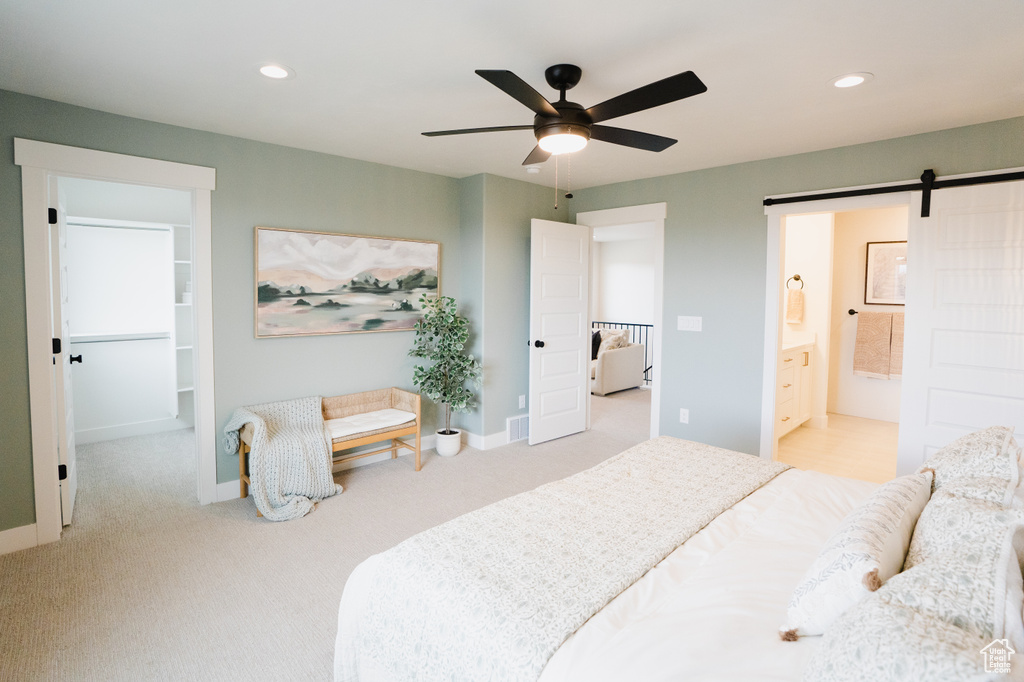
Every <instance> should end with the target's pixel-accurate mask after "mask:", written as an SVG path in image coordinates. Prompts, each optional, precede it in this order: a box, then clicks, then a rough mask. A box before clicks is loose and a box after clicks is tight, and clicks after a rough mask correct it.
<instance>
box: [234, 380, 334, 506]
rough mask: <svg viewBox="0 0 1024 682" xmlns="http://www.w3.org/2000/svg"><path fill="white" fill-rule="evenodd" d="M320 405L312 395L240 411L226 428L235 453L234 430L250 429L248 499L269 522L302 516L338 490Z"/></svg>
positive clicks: (236, 440)
mask: <svg viewBox="0 0 1024 682" xmlns="http://www.w3.org/2000/svg"><path fill="white" fill-rule="evenodd" d="M321 402H322V401H321V398H320V396H313V397H311V398H299V399H297V400H284V401H281V402H277V403H264V404H263V405H249V406H247V407H240V408H238V409H237V410H235V413H234V414H233V415H231V420H230V421H228V424H227V426H225V427H224V433H225V438H224V443H225V446H226V447H227V450H228V452H237V451H238V441H239V433H238V430H239V429H241V428H242V427H243V426H245V425H246V424H252V426H253V435H252V443H251V444H250V447H251V448H252V451H251V452H250V453H249V494H250V495H252V497H253V500H254V501H255V502H256V508H257V509H259V510H260V513H262V514H263V516H265V517H266V518H267V519H269V520H271V521H287V520H288V519H295V518H298V517H300V516H305V515H306V514H308V513H309V512H311V511H313V508H314V507H315V506H316V503H317V502H319V501H320V500H322V499H324V498H326V497H330V496H331V495H335V494H337V493H340V492H341V490H342V488H341V486H340V485H337V484H336V483H335V482H334V476H333V475H332V473H331V437H330V436H329V435H328V434H327V433H326V431H325V430H324V417H323V412H322V411H321V409H322V408H321Z"/></svg>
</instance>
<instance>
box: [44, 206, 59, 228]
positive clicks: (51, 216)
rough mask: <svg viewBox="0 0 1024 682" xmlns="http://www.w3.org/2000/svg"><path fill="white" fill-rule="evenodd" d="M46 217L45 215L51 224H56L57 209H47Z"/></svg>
mask: <svg viewBox="0 0 1024 682" xmlns="http://www.w3.org/2000/svg"><path fill="white" fill-rule="evenodd" d="M46 217H47V220H49V221H50V224H51V225H56V224H57V209H55V208H50V209H47V212H46Z"/></svg>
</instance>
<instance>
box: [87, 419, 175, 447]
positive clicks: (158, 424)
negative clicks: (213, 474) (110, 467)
mask: <svg viewBox="0 0 1024 682" xmlns="http://www.w3.org/2000/svg"><path fill="white" fill-rule="evenodd" d="M190 428H192V425H191V424H189V423H187V422H185V421H183V420H181V419H175V418H174V417H169V418H167V419H153V420H151V421H145V422H135V423H132V424H117V425H115V426H101V427H99V428H95V429H84V430H82V431H79V430H77V429H76V430H75V442H76V443H81V444H85V443H99V442H101V441H106V440H116V439H118V438H130V437H132V436H144V435H146V434H149V433H163V432H164V431H177V430H178V429H190Z"/></svg>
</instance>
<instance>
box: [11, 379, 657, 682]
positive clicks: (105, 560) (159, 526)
mask: <svg viewBox="0 0 1024 682" xmlns="http://www.w3.org/2000/svg"><path fill="white" fill-rule="evenodd" d="M593 415H594V417H593V428H592V429H591V430H590V431H588V432H585V433H582V434H578V435H575V436H570V437H567V438H562V439H559V440H556V441H552V442H549V443H544V444H542V445H537V446H533V447H530V446H528V445H526V444H525V442H520V443H513V444H511V445H507V446H505V447H502V448H496V449H494V450H488V451H486V452H480V451H477V450H472V449H465V450H463V451H462V452H461V453H459V454H458V455H457V456H455V457H452V458H441V457H437V456H436V455H435V454H434V453H433V452H432V451H430V452H426V453H425V454H424V464H423V470H422V471H420V472H418V473H417V472H415V471H414V470H413V465H412V460H411V458H409V457H402V458H400V459H399V460H397V461H387V462H381V463H377V464H372V465H369V466H365V467H360V468H357V469H353V470H350V471H345V472H341V473H339V474H338V475H337V480H338V482H339V483H342V484H343V485H344V486H345V492H344V493H342V494H341V495H338V496H336V497H333V498H330V499H328V500H326V501H324V502H323V503H321V504H320V505H319V506H318V508H317V509H316V511H314V512H313V513H312V514H309V515H308V516H306V517H304V518H302V519H297V520H293V521H286V522H282V523H273V522H269V521H266V520H264V519H257V518H256V514H255V509H254V507H253V504H252V501H251V500H232V501H230V502H222V503H219V504H212V505H207V506H200V505H199V504H198V502H197V501H196V492H195V488H196V486H195V466H194V461H193V457H192V444H191V443H192V433H191V432H190V431H178V432H173V433H168V434H158V435H155V436H144V437H137V438H127V439H123V440H117V441H110V442H107V443H97V444H92V445H85V446H81V447H80V450H79V472H80V473H79V492H78V501H77V504H76V508H75V518H74V523H73V524H72V525H71V526H69V527H68V528H65V529H64V535H63V537H62V538H61V540H60V541H59V542H56V543H52V544H49V545H44V546H42V547H36V548H33V549H28V550H24V551H21V552H16V553H13V554H8V555H5V556H0V680H42V679H46V680H157V679H159V680H234V679H239V680H241V679H246V680H270V679H273V680H328V679H330V678H331V674H332V673H331V671H332V661H333V653H334V637H335V634H336V631H337V610H338V603H339V600H340V598H341V592H342V589H343V588H344V585H345V580H346V579H347V577H348V575H349V573H351V571H352V569H353V568H355V566H356V565H357V564H358V563H359V562H361V561H362V560H364V559H365V558H367V557H368V556H370V555H371V554H375V553H377V552H381V551H383V550H385V549H388V548H389V547H391V546H393V545H395V544H397V543H398V542H401V541H402V540H404V539H405V538H407V537H409V536H411V535H413V534H415V533H417V532H419V531H421V530H424V529H426V528H429V527H431V526H434V525H437V524H439V523H442V522H444V521H446V520H448V519H451V518H454V517H455V516H458V515H460V514H463V513H465V512H468V511H471V510H473V509H476V508H479V507H482V506H484V505H486V504H489V503H491V502H494V501H497V500H499V499H502V498H505V497H508V496H509V495H513V494H516V493H519V492H522V491H525V490H529V489H532V488H534V487H536V486H538V485H540V484H542V483H546V482H548V481H552V480H556V479H559V478H564V477H565V476H568V475H571V474H573V473H576V472H578V471H582V470H583V469H586V468H588V467H591V466H593V465H595V464H597V463H598V462H601V461H603V460H605V459H607V458H608V457H610V456H611V455H614V454H616V453H618V452H621V451H622V450H624V449H626V448H627V447H629V446H631V445H634V444H636V443H638V442H640V441H642V440H646V438H647V434H648V430H649V422H650V391H647V390H641V389H633V390H630V391H623V392H621V393H616V394H612V395H610V396H606V397H604V398H599V397H598V396H594V400H593Z"/></svg>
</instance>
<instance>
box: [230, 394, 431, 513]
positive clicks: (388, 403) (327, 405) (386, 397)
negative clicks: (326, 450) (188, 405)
mask: <svg viewBox="0 0 1024 682" xmlns="http://www.w3.org/2000/svg"><path fill="white" fill-rule="evenodd" d="M389 409H391V410H402V411H403V412H411V413H413V414H415V415H416V419H415V420H413V421H411V422H408V421H407V422H405V423H403V424H399V425H397V426H388V427H384V428H380V429H372V430H369V431H361V432H358V433H350V434H347V435H345V436H342V437H339V438H334V439H332V441H331V446H332V449H333V451H334V452H336V453H337V452H344V451H346V450H351V449H353V448H358V447H362V446H364V445H369V444H371V443H379V442H381V441H385V440H388V441H391V442H390V444H389V445H388V446H387V447H384V448H381V449H379V450H373V451H371V452H358V453H353V454H342V455H335V456H333V457H332V458H331V460H332V462H334V463H337V462H347V461H349V460H355V459H360V458H362V457H370V456H372V455H379V454H380V453H382V452H389V451H390V452H391V459H395V458H396V457H398V448H406V449H407V450H412V451H413V452H414V453H415V454H416V471H419V470H420V421H421V420H420V396H419V394H418V393H412V392H410V391H403V390H402V389H400V388H383V389H380V390H377V391H366V392H364V393H350V394H348V395H336V396H332V397H330V398H324V399H323V413H324V421H325V422H327V421H330V420H332V419H343V418H345V417H353V416H357V415H366V414H369V413H373V412H377V411H379V410H389ZM252 433H253V428H252V424H246V425H245V426H243V427H242V429H241V431H240V436H241V437H240V439H239V443H238V482H239V487H240V492H241V497H248V496H249V466H248V464H249V462H248V459H249V458H248V454H249V449H250V443H252ZM403 436H413V437H414V438H413V439H410V440H412V442H411V443H410V442H409V441H405V440H402V437H403ZM256 513H257V515H260V516H262V514H259V511H257V512H256Z"/></svg>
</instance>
